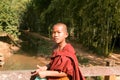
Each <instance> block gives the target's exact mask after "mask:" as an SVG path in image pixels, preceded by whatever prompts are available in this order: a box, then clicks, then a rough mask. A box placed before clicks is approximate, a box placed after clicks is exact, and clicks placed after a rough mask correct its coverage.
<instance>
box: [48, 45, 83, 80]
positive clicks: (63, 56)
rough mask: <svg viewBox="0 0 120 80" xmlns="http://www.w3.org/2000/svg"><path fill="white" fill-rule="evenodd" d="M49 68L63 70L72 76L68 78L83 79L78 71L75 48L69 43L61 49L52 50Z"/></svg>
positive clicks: (73, 79)
mask: <svg viewBox="0 0 120 80" xmlns="http://www.w3.org/2000/svg"><path fill="white" fill-rule="evenodd" d="M50 70H56V71H59V72H65V73H66V74H68V76H71V77H72V79H70V80H85V78H84V77H83V75H82V74H81V72H80V68H79V65H78V60H77V58H76V54H75V50H74V48H73V47H72V46H71V44H67V45H66V46H65V47H64V48H63V50H61V51H53V54H52V56H51V61H50ZM48 80H49V79H48ZM56 80H57V79H56Z"/></svg>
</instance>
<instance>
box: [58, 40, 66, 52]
mask: <svg viewBox="0 0 120 80" xmlns="http://www.w3.org/2000/svg"><path fill="white" fill-rule="evenodd" d="M66 44H67V43H66V41H64V42H62V43H59V44H58V50H62V49H63V48H64V47H65V45H66Z"/></svg>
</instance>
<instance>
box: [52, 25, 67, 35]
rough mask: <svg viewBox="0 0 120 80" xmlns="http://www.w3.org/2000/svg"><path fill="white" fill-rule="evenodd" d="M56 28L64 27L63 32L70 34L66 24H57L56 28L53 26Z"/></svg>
mask: <svg viewBox="0 0 120 80" xmlns="http://www.w3.org/2000/svg"><path fill="white" fill-rule="evenodd" d="M54 27H62V28H63V31H65V32H66V33H68V32H67V26H66V25H65V24H64V23H57V24H55V25H54V26H53V28H54Z"/></svg>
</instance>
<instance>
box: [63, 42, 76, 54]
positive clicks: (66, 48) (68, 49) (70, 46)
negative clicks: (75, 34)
mask: <svg viewBox="0 0 120 80" xmlns="http://www.w3.org/2000/svg"><path fill="white" fill-rule="evenodd" d="M65 50H67V51H69V52H73V53H75V50H74V48H73V46H72V45H71V44H70V43H68V44H67V45H66V46H65Z"/></svg>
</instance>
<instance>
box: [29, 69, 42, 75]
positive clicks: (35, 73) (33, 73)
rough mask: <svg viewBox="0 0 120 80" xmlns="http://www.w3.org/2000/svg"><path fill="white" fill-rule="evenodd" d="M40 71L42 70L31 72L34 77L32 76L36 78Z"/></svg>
mask: <svg viewBox="0 0 120 80" xmlns="http://www.w3.org/2000/svg"><path fill="white" fill-rule="evenodd" d="M39 71H40V69H37V70H36V71H34V72H31V75H32V76H34V75H38V73H39Z"/></svg>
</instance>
